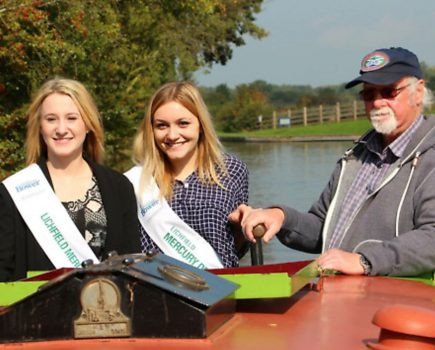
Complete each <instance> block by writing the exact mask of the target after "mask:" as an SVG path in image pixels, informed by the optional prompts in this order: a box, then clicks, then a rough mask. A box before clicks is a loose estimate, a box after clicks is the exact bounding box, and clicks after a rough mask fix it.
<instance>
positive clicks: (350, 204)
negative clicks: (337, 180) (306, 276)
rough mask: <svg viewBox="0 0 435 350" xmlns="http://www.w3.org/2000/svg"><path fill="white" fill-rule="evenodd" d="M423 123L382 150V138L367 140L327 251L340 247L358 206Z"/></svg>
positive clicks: (421, 118) (373, 137) (400, 154)
mask: <svg viewBox="0 0 435 350" xmlns="http://www.w3.org/2000/svg"><path fill="white" fill-rule="evenodd" d="M422 121H423V117H422V116H420V117H419V118H417V120H416V121H415V122H414V123H413V124H412V125H411V126H410V127H409V128H408V129H407V130H406V131H405V132H404V133H403V134H402V135H400V136H399V137H398V138H397V139H395V140H394V141H393V142H392V143H391V144H389V145H388V146H387V147H385V148H384V146H383V142H382V135H381V134H378V133H375V134H373V136H372V137H371V138H370V139H369V140H367V144H366V146H365V147H366V148H367V150H368V151H369V153H368V155H367V157H366V159H364V161H363V165H362V166H361V169H360V170H359V171H358V174H357V175H356V177H355V179H354V181H353V182H352V185H351V186H350V188H349V191H348V192H347V194H346V197H345V198H344V200H343V203H342V205H341V210H340V214H339V217H338V220H337V225H336V226H335V230H334V233H333V234H332V236H331V240H330V242H329V248H338V247H340V245H341V242H342V240H343V238H344V236H345V232H346V230H347V227H348V226H349V225H350V224H351V223H352V221H353V219H354V216H355V215H356V213H357V212H358V210H359V208H360V206H361V205H362V204H363V203H364V201H365V200H366V199H367V197H368V196H369V195H370V194H371V193H372V192H373V191H375V190H376V188H377V186H379V185H380V184H381V181H382V180H383V178H384V176H385V175H386V174H387V172H388V169H389V167H390V165H391V164H393V163H394V162H395V161H396V160H397V159H398V158H400V157H402V155H403V152H404V151H405V148H406V146H407V145H408V143H409V141H410V140H411V137H412V135H413V134H414V132H415V131H416V130H417V128H418V127H419V126H420V124H421V123H422Z"/></svg>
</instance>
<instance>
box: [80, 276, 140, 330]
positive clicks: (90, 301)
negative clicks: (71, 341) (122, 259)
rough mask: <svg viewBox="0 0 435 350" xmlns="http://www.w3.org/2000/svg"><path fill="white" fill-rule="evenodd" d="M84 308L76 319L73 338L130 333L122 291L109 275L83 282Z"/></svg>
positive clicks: (82, 297)
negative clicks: (123, 306) (123, 305)
mask: <svg viewBox="0 0 435 350" xmlns="http://www.w3.org/2000/svg"><path fill="white" fill-rule="evenodd" d="M80 303H81V306H82V312H81V314H80V316H79V317H78V318H77V319H76V320H75V321H74V338H113V337H129V336H131V320H130V319H129V318H128V317H127V316H125V315H124V314H123V313H122V311H121V293H120V291H119V288H118V286H117V285H116V284H115V283H114V282H112V281H111V280H109V279H107V278H101V277H100V278H96V279H93V280H91V281H89V282H88V283H86V284H85V285H84V287H83V288H82V292H81V294H80Z"/></svg>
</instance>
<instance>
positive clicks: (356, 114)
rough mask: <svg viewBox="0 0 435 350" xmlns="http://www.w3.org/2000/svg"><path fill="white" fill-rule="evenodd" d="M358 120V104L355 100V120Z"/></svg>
mask: <svg viewBox="0 0 435 350" xmlns="http://www.w3.org/2000/svg"><path fill="white" fill-rule="evenodd" d="M357 118H358V103H357V102H356V100H353V120H356V119H357Z"/></svg>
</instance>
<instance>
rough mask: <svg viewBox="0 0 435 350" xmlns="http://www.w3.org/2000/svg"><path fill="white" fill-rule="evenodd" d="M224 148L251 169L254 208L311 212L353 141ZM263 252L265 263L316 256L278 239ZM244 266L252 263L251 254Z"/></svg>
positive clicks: (231, 144)
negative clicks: (279, 206) (280, 206)
mask: <svg viewBox="0 0 435 350" xmlns="http://www.w3.org/2000/svg"><path fill="white" fill-rule="evenodd" d="M224 146H225V149H226V151H227V152H229V153H233V154H235V155H237V156H238V157H239V158H241V159H242V160H243V161H244V162H245V163H246V164H247V166H248V169H249V204H250V205H251V206H253V207H267V206H270V205H273V204H285V205H288V206H291V207H293V208H296V209H298V210H301V211H307V210H308V209H309V207H310V206H311V204H312V203H313V202H314V201H315V200H317V198H318V197H319V195H320V193H321V191H322V190H323V188H324V187H325V186H326V184H327V182H328V180H329V177H330V175H331V172H332V170H333V169H334V166H335V164H336V162H337V161H338V159H339V158H340V156H341V155H342V154H343V153H344V151H345V150H346V149H348V148H350V147H351V146H352V142H351V141H346V142H344V141H343V142H259V143H253V142H224ZM263 249H264V263H265V264H274V263H280V262H288V261H299V260H308V259H314V258H315V257H316V255H313V254H306V253H302V252H299V251H296V250H293V249H290V248H287V247H286V246H284V245H282V244H281V243H280V242H279V241H278V240H277V239H276V238H274V239H273V240H272V241H271V242H270V243H269V244H267V245H266V244H263ZM240 264H241V265H242V266H246V265H250V264H251V257H250V254H249V253H248V254H246V256H245V257H244V258H243V259H242V260H241V262H240Z"/></svg>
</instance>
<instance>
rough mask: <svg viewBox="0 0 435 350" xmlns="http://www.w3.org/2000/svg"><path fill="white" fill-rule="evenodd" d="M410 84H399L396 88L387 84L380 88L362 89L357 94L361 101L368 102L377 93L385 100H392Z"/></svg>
mask: <svg viewBox="0 0 435 350" xmlns="http://www.w3.org/2000/svg"><path fill="white" fill-rule="evenodd" d="M411 84H412V83H409V84H407V85H405V86H401V87H398V88H396V87H392V86H387V87H384V88H381V89H375V88H370V89H364V90H361V91H360V92H359V96H360V97H361V99H362V100H363V101H366V102H370V101H373V100H374V99H375V97H376V94H377V93H379V95H381V97H382V98H385V99H387V100H392V99H393V98H395V97H396V96H397V95H399V94H400V93H401V92H402V91H403V90H405V89H406V88H407V87H408V86H410V85H411Z"/></svg>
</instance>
